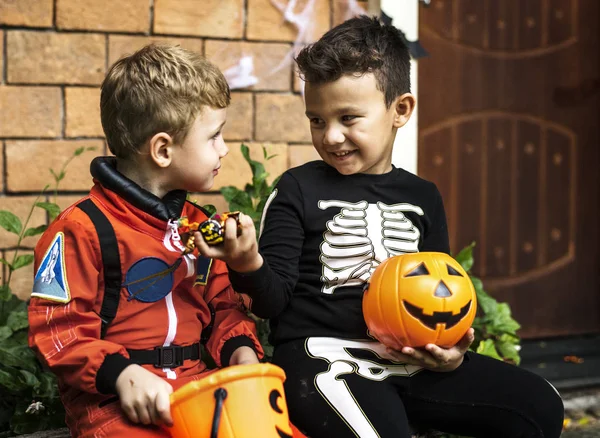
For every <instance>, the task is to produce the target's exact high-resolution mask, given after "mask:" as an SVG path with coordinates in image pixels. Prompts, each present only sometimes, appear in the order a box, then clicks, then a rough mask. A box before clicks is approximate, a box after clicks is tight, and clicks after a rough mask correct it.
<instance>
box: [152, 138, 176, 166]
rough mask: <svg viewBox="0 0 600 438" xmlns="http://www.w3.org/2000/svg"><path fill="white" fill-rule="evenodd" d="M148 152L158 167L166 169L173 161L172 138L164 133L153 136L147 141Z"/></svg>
mask: <svg viewBox="0 0 600 438" xmlns="http://www.w3.org/2000/svg"><path fill="white" fill-rule="evenodd" d="M148 147H149V149H150V150H149V152H150V156H151V157H152V160H153V161H154V162H155V163H156V164H157V165H158V167H168V166H169V165H170V164H171V161H172V159H173V138H172V137H171V136H170V135H169V134H167V133H166V132H159V133H157V134H154V135H153V136H152V137H151V138H150V140H149V145H148Z"/></svg>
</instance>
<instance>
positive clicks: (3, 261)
mask: <svg viewBox="0 0 600 438" xmlns="http://www.w3.org/2000/svg"><path fill="white" fill-rule="evenodd" d="M0 263H2V264H3V265H6V266H8V269H10V270H11V271H14V268H13V265H11V264H10V263H9V262H8V260H4V259H0Z"/></svg>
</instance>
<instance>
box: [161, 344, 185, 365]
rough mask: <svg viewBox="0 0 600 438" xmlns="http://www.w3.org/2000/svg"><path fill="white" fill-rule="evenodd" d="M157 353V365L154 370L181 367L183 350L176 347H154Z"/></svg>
mask: <svg viewBox="0 0 600 438" xmlns="http://www.w3.org/2000/svg"><path fill="white" fill-rule="evenodd" d="M154 350H157V351H158V363H155V364H154V367H155V368H177V367H179V366H181V365H183V348H182V347H180V346H178V345H170V346H168V347H154Z"/></svg>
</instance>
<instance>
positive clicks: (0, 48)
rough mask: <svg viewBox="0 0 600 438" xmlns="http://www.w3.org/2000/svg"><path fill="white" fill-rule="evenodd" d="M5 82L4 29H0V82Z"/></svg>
mask: <svg viewBox="0 0 600 438" xmlns="http://www.w3.org/2000/svg"><path fill="white" fill-rule="evenodd" d="M3 83H4V31H3V30H0V84H3Z"/></svg>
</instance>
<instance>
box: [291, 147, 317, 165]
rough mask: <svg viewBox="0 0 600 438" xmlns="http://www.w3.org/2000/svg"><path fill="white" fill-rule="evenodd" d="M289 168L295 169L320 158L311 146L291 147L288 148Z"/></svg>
mask: <svg viewBox="0 0 600 438" xmlns="http://www.w3.org/2000/svg"><path fill="white" fill-rule="evenodd" d="M289 155H290V159H289V166H290V168H292V167H297V166H301V165H302V164H304V163H308V162H309V161H315V160H320V159H321V156H320V155H319V154H318V153H317V151H316V150H315V148H314V147H313V145H312V144H300V145H292V146H290V147H289Z"/></svg>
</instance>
